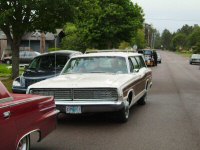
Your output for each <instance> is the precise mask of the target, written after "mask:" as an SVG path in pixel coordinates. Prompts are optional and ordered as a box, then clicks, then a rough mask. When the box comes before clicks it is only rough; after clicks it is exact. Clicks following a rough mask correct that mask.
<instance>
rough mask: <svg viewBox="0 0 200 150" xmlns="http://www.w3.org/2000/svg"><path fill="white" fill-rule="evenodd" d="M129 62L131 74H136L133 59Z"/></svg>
mask: <svg viewBox="0 0 200 150" xmlns="http://www.w3.org/2000/svg"><path fill="white" fill-rule="evenodd" d="M128 62H129V66H130V72H131V73H133V72H134V66H133V62H132V61H131V58H129V59H128Z"/></svg>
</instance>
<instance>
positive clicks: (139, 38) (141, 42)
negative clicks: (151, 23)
mask: <svg viewBox="0 0 200 150" xmlns="http://www.w3.org/2000/svg"><path fill="white" fill-rule="evenodd" d="M131 45H132V46H133V45H137V47H138V48H139V49H142V48H145V47H146V41H145V33H144V30H143V29H139V30H138V31H137V34H136V35H135V36H134V37H133V38H132V39H131Z"/></svg>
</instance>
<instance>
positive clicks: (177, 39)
mask: <svg viewBox="0 0 200 150" xmlns="http://www.w3.org/2000/svg"><path fill="white" fill-rule="evenodd" d="M186 43H187V37H186V35H185V34H184V33H177V34H176V35H175V36H174V37H173V39H172V44H173V47H174V48H175V49H176V50H182V49H183V48H185V47H186Z"/></svg>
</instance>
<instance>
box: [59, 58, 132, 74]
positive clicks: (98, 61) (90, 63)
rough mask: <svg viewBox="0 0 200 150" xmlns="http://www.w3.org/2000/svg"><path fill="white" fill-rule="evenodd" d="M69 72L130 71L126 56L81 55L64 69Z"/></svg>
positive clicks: (63, 72) (64, 72) (65, 72)
mask: <svg viewBox="0 0 200 150" xmlns="http://www.w3.org/2000/svg"><path fill="white" fill-rule="evenodd" d="M67 73H70V74H71V73H128V69H127V65H126V59H125V58H124V57H113V56H100V57H80V58H73V59H71V60H70V61H69V63H68V64H67V66H66V67H65V68H64V69H63V71H62V74H67Z"/></svg>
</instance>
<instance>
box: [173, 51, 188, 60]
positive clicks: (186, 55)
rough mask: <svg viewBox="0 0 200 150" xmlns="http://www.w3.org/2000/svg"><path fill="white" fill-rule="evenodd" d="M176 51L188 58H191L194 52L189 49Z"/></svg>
mask: <svg viewBox="0 0 200 150" xmlns="http://www.w3.org/2000/svg"><path fill="white" fill-rule="evenodd" d="M176 53H177V54H179V55H182V56H184V57H187V58H190V57H191V56H192V52H189V51H183V52H179V51H176Z"/></svg>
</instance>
